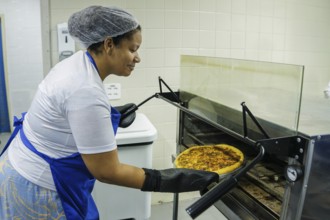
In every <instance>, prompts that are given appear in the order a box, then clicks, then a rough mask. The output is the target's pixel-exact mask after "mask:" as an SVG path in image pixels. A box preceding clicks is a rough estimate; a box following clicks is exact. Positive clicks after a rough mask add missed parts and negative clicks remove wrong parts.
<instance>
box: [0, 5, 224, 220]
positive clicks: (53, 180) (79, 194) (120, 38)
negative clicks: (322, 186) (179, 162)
mask: <svg viewBox="0 0 330 220" xmlns="http://www.w3.org/2000/svg"><path fill="white" fill-rule="evenodd" d="M68 28H69V33H70V35H71V36H72V37H73V38H75V39H76V40H77V41H79V42H80V43H81V44H82V45H83V46H84V47H85V48H87V51H86V52H83V51H78V52H77V53H75V54H74V55H72V56H71V57H69V58H67V59H65V60H63V61H62V62H60V63H58V64H57V65H56V66H55V67H54V68H53V69H52V70H51V71H50V72H49V74H48V75H47V77H46V78H45V79H44V80H43V81H42V82H41V83H40V85H39V88H38V91H37V93H36V96H35V98H34V100H33V102H32V104H31V107H30V109H29V110H28V113H26V114H23V115H22V118H21V119H20V120H18V119H16V120H15V125H16V128H15V131H14V132H13V135H12V137H11V138H10V140H9V142H8V144H7V146H5V150H6V148H7V147H8V150H6V151H5V153H4V154H3V155H2V156H1V158H0V185H1V186H0V187H1V188H0V219H2V220H4V219H20V218H21V219H73V220H77V219H98V218H99V217H98V212H97V208H96V206H95V203H94V201H93V199H92V197H91V191H92V189H93V186H94V182H95V179H97V180H99V181H102V182H105V183H109V184H116V185H120V186H126V187H131V188H136V189H141V190H143V191H158V192H185V191H194V190H203V189H204V188H205V187H207V186H208V185H209V184H210V183H212V182H214V181H216V180H217V179H218V175H217V174H215V173H211V172H204V171H194V170H188V169H167V170H151V169H146V168H138V167H135V166H131V165H127V164H123V163H120V161H119V159H118V151H117V146H116V141H115V133H116V129H117V127H118V122H119V119H120V114H119V113H118V112H117V111H116V109H114V108H112V107H111V106H110V105H109V103H108V98H107V95H106V93H105V91H104V88H103V83H102V81H103V80H104V79H105V78H106V77H107V76H109V75H110V74H114V75H117V76H129V75H130V74H131V72H132V71H133V70H134V67H135V65H136V64H137V63H139V62H140V57H139V55H138V52H137V51H138V49H139V47H140V45H141V43H142V36H141V27H140V25H139V24H138V22H137V21H136V19H135V18H134V17H133V16H132V15H131V14H129V13H128V12H126V11H124V10H122V9H119V8H114V7H102V6H91V7H88V8H86V9H83V10H81V11H79V12H77V13H74V14H73V15H72V16H71V17H70V19H69V21H68ZM23 121H24V123H23ZM11 139H12V140H11Z"/></svg>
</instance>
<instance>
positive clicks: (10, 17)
mask: <svg viewBox="0 0 330 220" xmlns="http://www.w3.org/2000/svg"><path fill="white" fill-rule="evenodd" d="M0 14H1V16H2V17H3V18H4V24H3V25H4V26H3V30H4V38H5V39H4V40H5V45H4V50H5V54H4V57H5V61H4V62H5V72H6V73H5V74H6V76H7V82H8V85H7V91H9V94H8V96H9V97H8V98H9V100H8V102H9V108H10V115H11V116H12V115H17V116H19V115H20V113H21V112H24V111H27V110H28V108H29V106H30V103H31V101H32V99H33V96H34V94H35V92H36V89H37V86H38V83H39V82H40V81H41V80H42V78H43V59H42V46H41V45H42V43H41V25H40V1H39V0H28V1H25V0H0Z"/></svg>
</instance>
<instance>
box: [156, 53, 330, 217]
mask: <svg viewBox="0 0 330 220" xmlns="http://www.w3.org/2000/svg"><path fill="white" fill-rule="evenodd" d="M303 71H304V67H303V66H298V65H288V64H278V63H268V62H259V61H247V60H236V59H225V58H214V57H200V56H182V57H181V71H180V76H181V84H180V88H179V91H178V92H173V91H172V90H171V89H170V88H169V87H168V86H167V85H166V83H164V84H165V85H166V86H167V88H169V90H170V92H163V91H162V88H161V86H160V90H161V92H160V93H158V94H156V97H157V98H160V99H163V100H164V101H166V102H168V103H170V104H172V105H174V106H176V107H177V108H178V120H177V121H178V123H177V152H176V153H177V154H179V153H180V152H182V151H183V150H185V149H187V148H189V147H191V146H195V145H199V146H202V145H209V144H221V143H226V144H230V145H232V146H235V147H237V148H239V149H240V150H241V151H242V152H243V153H244V156H245V162H244V165H243V166H242V167H241V168H239V169H238V170H236V171H234V172H233V173H230V174H226V175H222V176H220V182H219V183H218V184H216V185H214V186H212V187H210V188H209V191H208V192H206V193H205V194H204V195H202V196H201V198H200V199H199V200H197V201H196V202H195V203H193V204H191V205H190V206H189V207H187V208H186V211H187V213H188V214H189V215H190V216H191V217H192V218H196V217H197V216H198V215H199V214H201V213H202V212H203V211H205V210H206V209H207V208H208V207H210V206H211V205H214V206H215V207H216V208H217V209H218V210H219V211H220V212H221V213H222V214H223V215H225V216H226V217H227V218H228V219H265V220H270V219H286V220H293V219H328V218H329V216H330V159H328V158H330V135H329V134H328V133H327V132H329V129H330V123H329V119H325V120H321V121H318V122H317V123H316V124H315V123H314V122H313V120H307V121H304V120H303V119H301V117H302V116H301V114H300V113H301V98H302V97H301V96H302V85H303ZM160 85H161V83H160ZM328 101H329V100H326V103H325V104H324V105H325V107H324V108H323V110H325V109H328V110H330V103H329V102H328ZM328 107H329V108H328ZM325 113H326V112H323V113H321V114H325ZM300 121H304V122H303V123H304V124H303V125H302V123H301V124H299V122H300ZM319 122H321V123H323V124H322V126H321V127H322V128H321V129H316V130H317V132H320V133H318V134H315V133H313V128H316V127H318V126H319V125H318V123H319ZM324 123H325V124H324ZM302 126H303V127H304V129H303V130H304V132H301V131H299V128H301V127H302ZM306 128H307V129H306ZM308 128H311V129H308ZM308 131H311V133H308ZM174 158H175V155H174V156H173V159H174ZM178 203H179V195H178V194H174V205H173V220H175V219H177V209H178Z"/></svg>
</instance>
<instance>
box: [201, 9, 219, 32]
mask: <svg viewBox="0 0 330 220" xmlns="http://www.w3.org/2000/svg"><path fill="white" fill-rule="evenodd" d="M199 19H200V22H199V29H200V30H207V31H213V32H214V31H215V13H209V12H201V13H200V14H199Z"/></svg>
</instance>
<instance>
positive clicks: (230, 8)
mask: <svg viewBox="0 0 330 220" xmlns="http://www.w3.org/2000/svg"><path fill="white" fill-rule="evenodd" d="M95 4H101V5H105V6H107V5H117V6H120V7H123V8H126V9H127V10H129V11H131V12H132V13H133V14H134V15H135V16H136V17H137V18H138V20H139V21H140V23H141V25H142V28H143V44H142V47H141V49H140V55H141V58H142V62H141V63H140V64H139V65H138V68H137V69H136V70H135V72H133V74H132V75H131V76H130V77H129V78H119V77H109V78H108V79H106V82H119V83H121V84H122V99H120V100H118V101H113V102H112V104H113V105H120V104H125V103H128V102H134V103H139V102H141V101H142V100H144V99H145V98H147V97H149V96H151V95H152V94H154V93H155V92H157V91H158V82H157V78H158V76H161V77H162V78H163V79H164V80H165V81H166V82H167V83H168V84H169V85H170V86H171V87H172V88H173V89H174V90H176V89H177V88H178V87H179V81H180V78H179V63H180V54H189V55H208V56H220V57H228V58H241V59H252V60H261V61H272V62H281V63H290V64H299V65H305V84H304V96H303V97H304V98H303V105H304V103H306V102H305V100H308V99H314V98H317V99H322V98H323V93H322V91H323V90H324V89H325V87H326V86H327V84H328V82H329V81H330V62H329V60H330V28H329V27H330V1H329V0H313V1H310V0H299V1H297V0H93V1H88V0H85V1H80V0H71V1H65V0H50V19H49V20H50V21H51V23H50V33H51V34H50V37H51V45H50V48H51V51H50V54H51V57H52V64H55V63H56V62H57V61H58V58H57V56H58V54H57V51H56V49H57V38H56V24H58V23H62V22H66V21H67V19H68V17H69V15H70V14H71V13H72V12H74V11H77V10H79V9H81V8H83V7H86V6H88V5H95ZM38 10H39V1H38V0H29V1H23V0H20V1H17V0H15V1H14V0H6V1H5V0H0V14H5V15H6V29H7V38H6V40H7V60H8V61H7V64H8V75H9V81H10V87H11V88H10V91H11V99H10V100H11V103H12V104H11V106H12V109H13V111H14V112H15V113H16V112H19V111H21V110H23V109H24V107H26V106H28V102H29V101H30V100H31V95H32V93H33V91H34V90H33V88H36V85H37V83H38V82H39V81H40V79H41V76H42V65H41V60H42V57H41V43H40V42H39V41H40V38H41V37H40V21H39V20H40V13H39V11H38ZM43 10H45V9H44V8H43ZM30 17H32V18H30ZM27 21H29V22H27ZM22 28H23V30H24V31H22ZM18 64H19V65H18ZM16 79H21V80H22V79H23V81H21V82H20V83H19V84H18V85H16V84H15V83H14V80H16ZM19 100H22V101H21V102H22V103H23V104H22V105H20V104H18V103H19ZM327 101H328V100H327ZM302 111H303V113H304V114H306V115H307V114H309V112H308V111H307V110H305V109H304V106H303V109H302ZM140 112H143V113H145V114H146V115H147V116H148V117H149V118H150V119H151V121H152V123H153V124H154V125H155V126H156V128H157V130H158V132H159V136H158V140H157V141H156V143H155V145H154V153H153V154H154V158H153V161H154V162H153V166H154V168H167V167H171V166H172V164H171V160H170V155H171V154H173V153H174V152H175V135H176V109H175V107H173V106H171V105H169V104H167V103H164V101H161V100H157V99H154V100H151V101H149V102H148V103H146V104H145V105H144V106H142V107H141V108H140ZM167 199H169V198H166V197H165V196H164V197H157V198H155V199H154V201H159V200H163V201H164V200H167Z"/></svg>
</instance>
